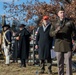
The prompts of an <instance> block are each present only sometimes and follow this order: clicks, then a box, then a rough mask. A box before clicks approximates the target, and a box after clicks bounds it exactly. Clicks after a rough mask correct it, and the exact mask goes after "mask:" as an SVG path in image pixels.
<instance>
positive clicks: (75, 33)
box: [71, 22, 76, 41]
mask: <svg viewBox="0 0 76 75" xmlns="http://www.w3.org/2000/svg"><path fill="white" fill-rule="evenodd" d="M71 25H72V27H71V28H72V38H73V40H74V41H76V27H75V24H74V23H73V22H72V24H71Z"/></svg>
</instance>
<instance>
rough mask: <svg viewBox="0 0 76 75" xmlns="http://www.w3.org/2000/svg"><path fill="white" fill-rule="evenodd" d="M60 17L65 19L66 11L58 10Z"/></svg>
mask: <svg viewBox="0 0 76 75" xmlns="http://www.w3.org/2000/svg"><path fill="white" fill-rule="evenodd" d="M58 17H59V18H60V19H64V18H65V12H64V11H59V12H58Z"/></svg>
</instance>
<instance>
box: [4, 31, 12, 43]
mask: <svg viewBox="0 0 76 75" xmlns="http://www.w3.org/2000/svg"><path fill="white" fill-rule="evenodd" d="M5 36H6V41H7V43H8V44H11V40H12V39H11V37H12V33H11V31H8V32H7V33H6V35H5Z"/></svg>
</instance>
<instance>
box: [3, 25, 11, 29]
mask: <svg viewBox="0 0 76 75" xmlns="http://www.w3.org/2000/svg"><path fill="white" fill-rule="evenodd" d="M4 27H8V28H10V25H4V26H2V28H4Z"/></svg>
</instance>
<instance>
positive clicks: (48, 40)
mask: <svg viewBox="0 0 76 75" xmlns="http://www.w3.org/2000/svg"><path fill="white" fill-rule="evenodd" d="M50 26H51V25H49V26H48V27H47V29H46V30H45V31H44V30H43V26H41V27H40V28H39V30H38V34H37V36H36V45H38V46H39V49H38V52H39V59H40V60H41V59H43V60H44V59H51V53H50V49H51V48H52V41H53V38H52V37H50V35H49V31H50Z"/></svg>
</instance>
